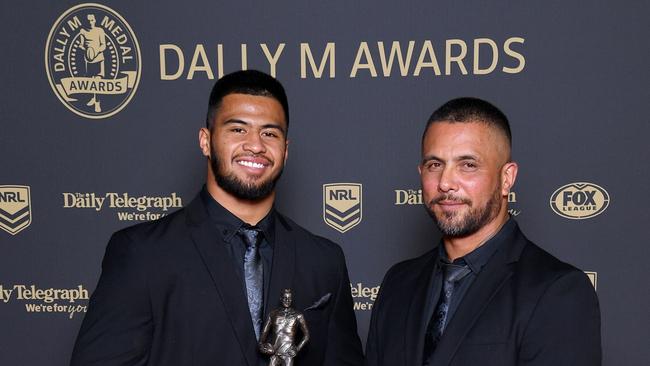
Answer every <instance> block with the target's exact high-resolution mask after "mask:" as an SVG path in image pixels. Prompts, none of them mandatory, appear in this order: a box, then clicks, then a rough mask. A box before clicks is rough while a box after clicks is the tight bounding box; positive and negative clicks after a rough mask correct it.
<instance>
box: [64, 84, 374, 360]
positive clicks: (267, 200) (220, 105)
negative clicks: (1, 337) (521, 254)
mask: <svg viewBox="0 0 650 366" xmlns="http://www.w3.org/2000/svg"><path fill="white" fill-rule="evenodd" d="M288 125H289V108H288V103H287V97H286V95H285V92H284V89H283V87H282V85H281V84H280V83H279V82H278V81H277V80H275V79H274V78H272V77H271V76H269V75H266V74H264V73H261V72H258V71H239V72H235V73H232V74H229V75H226V76H224V77H223V78H222V79H220V80H219V81H218V82H217V83H216V84H215V86H214V88H213V90H212V93H211V95H210V100H209V108H208V114H207V126H206V128H202V129H201V130H200V131H199V147H200V149H201V152H202V153H203V155H204V156H206V158H207V180H206V183H205V187H204V188H203V189H202V191H201V192H200V193H199V195H198V196H197V197H196V198H195V199H194V200H193V201H192V202H191V203H190V204H189V205H188V206H187V207H186V208H184V209H181V210H179V211H177V212H175V213H174V214H172V215H169V216H167V217H164V218H162V219H161V220H157V221H154V222H148V223H143V224H140V225H136V226H133V227H130V228H127V229H124V230H121V231H119V232H117V233H115V234H114V235H113V237H112V238H111V240H110V242H109V244H108V247H107V249H106V254H105V257H104V260H103V263H102V274H101V277H100V280H99V283H98V285H97V288H96V289H95V291H94V293H93V295H92V297H91V300H90V306H89V310H88V313H87V314H86V317H85V319H84V322H83V324H82V326H81V330H80V332H79V336H78V338H77V341H76V344H75V347H74V351H73V355H72V361H71V364H72V365H73V366H82V365H151V366H189V365H197V366H200V365H205V366H208V365H210V366H213V365H248V366H258V365H266V364H267V363H268V357H265V356H263V355H262V354H261V353H260V352H259V350H258V338H259V334H260V333H259V332H260V327H261V324H262V321H263V319H265V318H266V316H267V315H268V313H269V312H270V311H271V310H273V309H274V308H276V307H278V306H279V305H280V304H279V302H278V300H277V299H278V298H279V295H280V294H281V291H282V290H283V289H285V288H290V289H292V290H293V304H294V307H295V308H296V309H298V310H300V311H302V312H303V313H304V317H305V319H306V321H307V325H308V327H309V334H310V341H309V343H308V344H307V345H306V346H305V347H304V348H303V349H302V350H301V352H300V353H299V354H298V356H297V357H296V363H297V364H298V365H331V366H339V365H359V364H361V363H362V362H363V360H362V352H361V343H360V341H359V338H358V335H357V328H356V319H355V315H354V312H353V309H352V298H351V294H350V285H349V279H348V272H347V268H346V264H345V258H344V256H343V252H342V251H341V249H340V247H339V246H337V245H336V244H334V243H332V242H330V241H329V240H327V239H324V238H321V237H318V236H315V235H313V234H311V233H309V232H308V231H306V230H305V229H303V228H301V227H300V226H298V225H297V224H296V223H294V222H293V221H291V220H290V219H288V218H286V217H284V216H282V215H281V214H280V213H278V212H277V211H276V210H275V209H274V206H273V202H274V199H275V189H274V187H275V183H276V181H277V180H278V178H279V177H280V175H281V173H282V169H283V167H284V163H285V161H286V159H287V147H288V140H287V129H288Z"/></svg>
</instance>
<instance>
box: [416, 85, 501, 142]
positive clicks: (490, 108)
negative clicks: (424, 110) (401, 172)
mask: <svg viewBox="0 0 650 366" xmlns="http://www.w3.org/2000/svg"><path fill="white" fill-rule="evenodd" d="M437 122H449V123H469V122H478V123H484V124H486V125H488V126H490V127H494V128H496V129H497V130H499V131H501V132H502V133H503V134H504V135H505V136H506V137H507V139H508V146H509V147H512V133H511V132H510V123H509V122H508V118H507V117H506V115H505V114H503V112H501V110H499V108H497V107H495V106H494V105H493V104H491V103H490V102H487V101H485V100H482V99H478V98H470V97H463V98H456V99H452V100H450V101H448V102H447V103H445V104H443V105H442V106H441V107H440V108H438V109H436V110H435V112H433V114H432V115H431V117H429V121H428V122H427V127H426V128H425V129H424V133H423V134H422V141H424V136H425V135H426V134H427V130H429V126H431V124H433V123H437Z"/></svg>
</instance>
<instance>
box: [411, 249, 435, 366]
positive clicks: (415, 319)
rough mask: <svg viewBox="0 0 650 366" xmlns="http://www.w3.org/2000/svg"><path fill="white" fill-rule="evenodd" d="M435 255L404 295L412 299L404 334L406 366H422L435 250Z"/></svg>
mask: <svg viewBox="0 0 650 366" xmlns="http://www.w3.org/2000/svg"><path fill="white" fill-rule="evenodd" d="M433 253H434V254H433V255H431V256H430V257H429V258H428V259H427V261H426V262H425V264H424V266H423V268H422V269H421V270H420V271H419V275H418V277H417V278H416V280H415V287H413V288H408V287H406V288H405V290H406V291H405V292H404V293H403V296H405V298H410V299H411V301H410V304H409V310H408V315H407V318H406V329H405V332H404V334H405V336H404V360H405V363H404V364H405V365H422V352H424V334H425V332H426V326H427V324H428V322H429V320H428V319H426V315H427V313H428V311H427V309H428V307H429V306H430V305H428V304H429V302H430V299H431V298H432V296H433V286H432V280H433V277H434V276H433V274H434V273H435V272H434V271H435V263H436V261H437V258H438V254H437V253H438V251H437V250H433Z"/></svg>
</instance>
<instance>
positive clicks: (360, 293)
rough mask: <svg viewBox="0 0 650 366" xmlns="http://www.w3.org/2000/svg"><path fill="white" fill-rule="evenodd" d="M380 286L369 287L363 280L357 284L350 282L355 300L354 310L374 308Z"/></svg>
mask: <svg viewBox="0 0 650 366" xmlns="http://www.w3.org/2000/svg"><path fill="white" fill-rule="evenodd" d="M379 287H380V286H373V287H369V286H366V285H365V284H363V283H361V282H357V283H355V284H352V283H350V292H351V294H352V299H353V300H354V305H353V308H354V310H359V311H369V310H372V307H373V306H374V305H375V300H377V295H379Z"/></svg>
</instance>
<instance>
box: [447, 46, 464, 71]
mask: <svg viewBox="0 0 650 366" xmlns="http://www.w3.org/2000/svg"><path fill="white" fill-rule="evenodd" d="M453 45H456V46H460V54H459V55H457V56H452V55H451V47H452V46H453ZM445 51H446V52H445V54H446V56H447V57H445V75H451V63H452V62H455V63H457V64H458V68H459V69H460V72H461V74H463V75H467V68H465V64H463V59H464V58H465V56H467V43H465V41H463V40H462V39H448V40H447V42H445Z"/></svg>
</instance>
